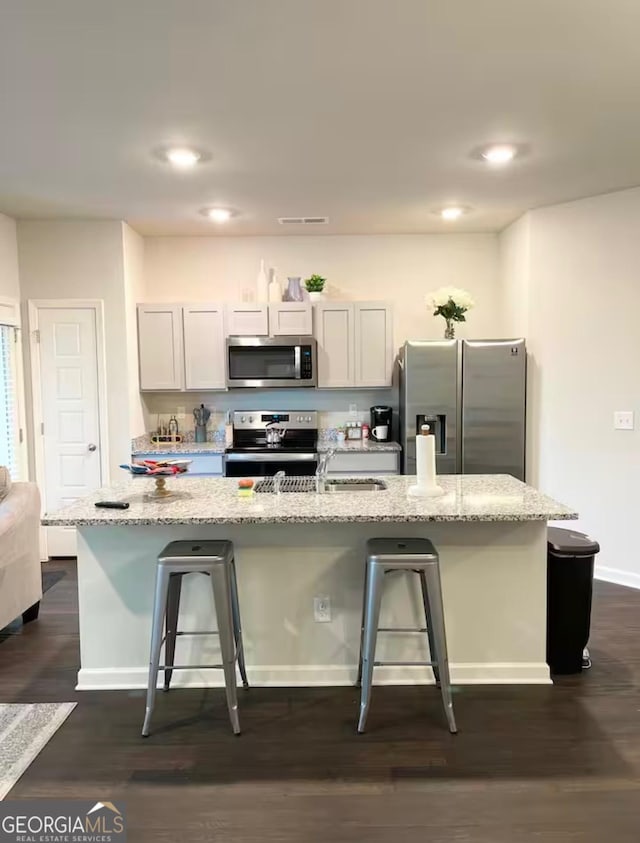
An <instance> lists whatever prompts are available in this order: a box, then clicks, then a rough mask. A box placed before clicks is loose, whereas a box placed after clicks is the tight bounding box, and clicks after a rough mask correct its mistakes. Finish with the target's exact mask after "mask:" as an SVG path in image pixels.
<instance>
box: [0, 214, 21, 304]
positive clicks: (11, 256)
mask: <svg viewBox="0 0 640 843" xmlns="http://www.w3.org/2000/svg"><path fill="white" fill-rule="evenodd" d="M0 298H6V299H15V300H17V301H19V300H20V278H19V274H18V237H17V233H16V223H15V220H12V219H11V217H7V216H5V215H4V214H0Z"/></svg>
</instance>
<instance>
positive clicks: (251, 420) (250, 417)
mask: <svg viewBox="0 0 640 843" xmlns="http://www.w3.org/2000/svg"><path fill="white" fill-rule="evenodd" d="M249 424H253V416H249Z"/></svg>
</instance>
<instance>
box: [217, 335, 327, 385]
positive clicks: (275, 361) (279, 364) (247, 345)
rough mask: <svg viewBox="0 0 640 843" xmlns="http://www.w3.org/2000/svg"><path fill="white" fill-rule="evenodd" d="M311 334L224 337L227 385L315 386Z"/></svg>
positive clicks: (314, 355)
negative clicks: (308, 335) (301, 335)
mask: <svg viewBox="0 0 640 843" xmlns="http://www.w3.org/2000/svg"><path fill="white" fill-rule="evenodd" d="M316 362H317V349H316V341H315V340H314V339H313V337H227V386H229V387H270V386H271V387H278V388H279V389H282V388H285V389H286V388H289V387H294V386H316V385H317V383H318V376H317V370H316Z"/></svg>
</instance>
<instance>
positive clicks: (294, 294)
mask: <svg viewBox="0 0 640 843" xmlns="http://www.w3.org/2000/svg"><path fill="white" fill-rule="evenodd" d="M287 281H288V282H289V283H288V285H287V289H286V290H285V291H284V295H283V296H282V300H283V301H302V300H303V299H304V296H303V293H302V287H301V286H300V278H299V277H293V276H292V277H290V278H287Z"/></svg>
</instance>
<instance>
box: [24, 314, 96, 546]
mask: <svg viewBox="0 0 640 843" xmlns="http://www.w3.org/2000/svg"><path fill="white" fill-rule="evenodd" d="M37 325H38V331H39V343H38V349H39V357H40V361H39V362H40V393H41V417H42V427H41V430H40V431H38V430H36V431H35V434H36V436H37V435H38V433H39V432H40V433H41V435H42V438H43V441H42V445H43V447H42V451H41V453H42V454H43V460H42V468H43V470H44V478H43V479H44V488H43V489H42V491H43V493H44V500H45V507H46V509H47V510H53V509H57V508H59V507H61V506H65V505H66V504H69V503H72V502H73V501H74V500H76V499H77V498H80V497H84V496H85V495H89V494H91V492H93V491H95V490H96V489H98V488H99V487H100V485H101V480H102V471H101V458H100V446H101V439H100V407H99V388H98V343H97V327H96V310H95V308H91V307H69V308H66V307H59V308H58V307H38V311H37ZM47 549H48V553H49V556H75V555H76V535H75V529H74V528H73V527H47Z"/></svg>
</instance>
